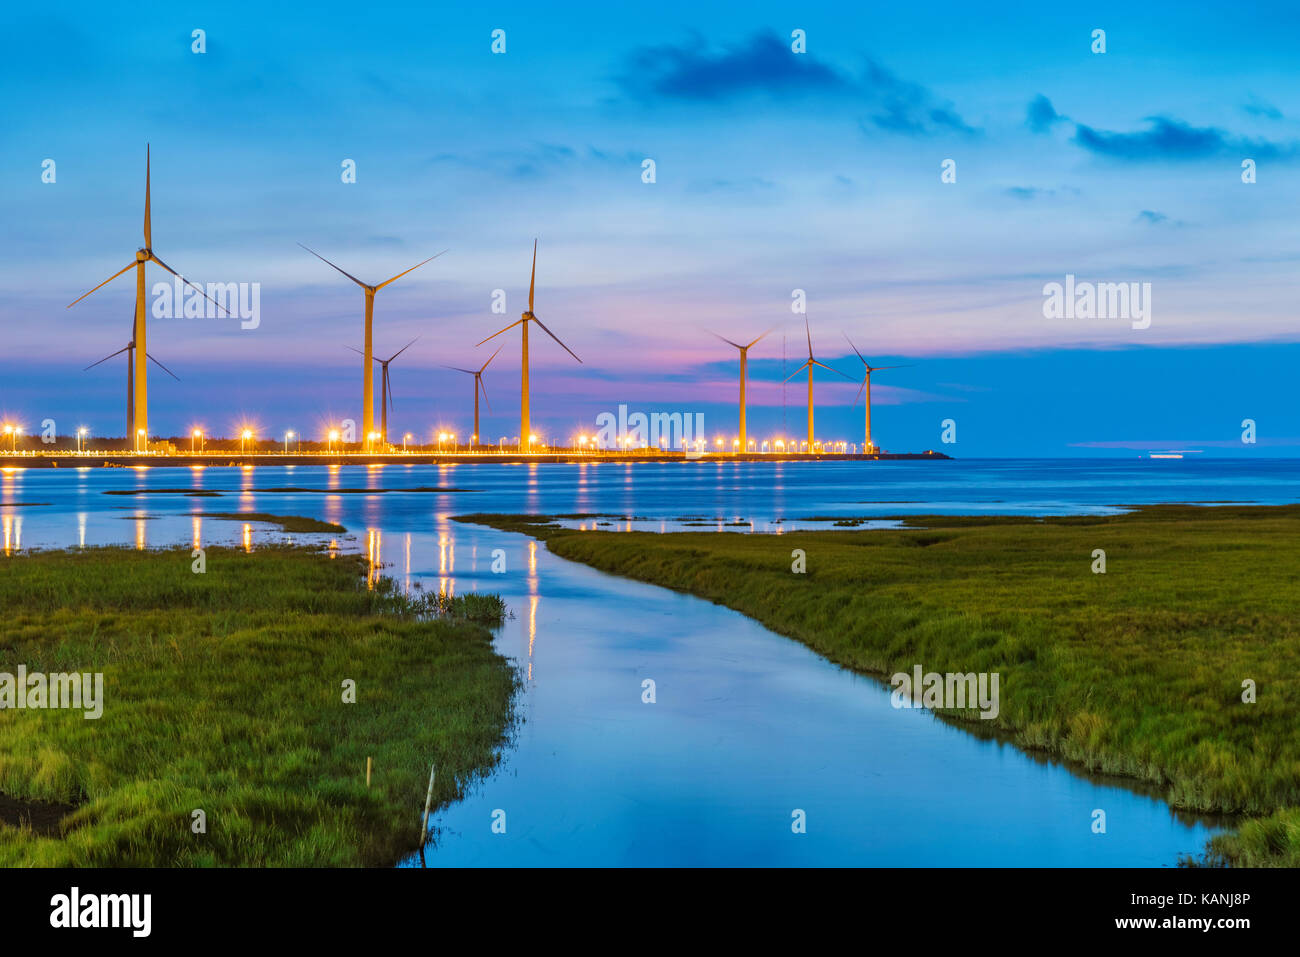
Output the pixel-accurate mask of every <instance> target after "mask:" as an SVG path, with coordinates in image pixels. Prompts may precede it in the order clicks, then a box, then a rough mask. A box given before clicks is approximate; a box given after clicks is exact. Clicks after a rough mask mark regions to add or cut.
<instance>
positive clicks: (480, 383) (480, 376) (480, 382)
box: [474, 373, 492, 412]
mask: <svg viewBox="0 0 1300 957" xmlns="http://www.w3.org/2000/svg"><path fill="white" fill-rule="evenodd" d="M474 381H475V382H477V383H478V387H479V388H480V389H482V390H483V401H484V402H487V407H488V411H489V412H491V411H492V403H491V402H488V397H487V386H485V385H484V384H483V374H482V373H479V374H478V375H476V376H475V377H474Z"/></svg>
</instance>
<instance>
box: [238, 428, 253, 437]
mask: <svg viewBox="0 0 1300 957" xmlns="http://www.w3.org/2000/svg"><path fill="white" fill-rule="evenodd" d="M241 435H242V437H243V438H245V439H251V438H252V437H253V433H252V432H251V431H249V430H248V429H244V431H243V433H241Z"/></svg>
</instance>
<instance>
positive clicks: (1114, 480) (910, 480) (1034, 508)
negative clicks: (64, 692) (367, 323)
mask: <svg viewBox="0 0 1300 957" xmlns="http://www.w3.org/2000/svg"><path fill="white" fill-rule="evenodd" d="M1298 480H1300V463H1297V462H1294V461H1279V460H1273V461H1267V460H1266V461H1264V462H1263V463H1262V464H1260V463H1238V462H1232V461H1227V462H1214V461H1212V460H1205V461H1190V460H1182V461H1177V460H1162V461H1144V460H1132V461H1128V460H1126V461H1107V462H1094V461H1083V462H1079V461H1069V462H1061V461H1040V462H1004V461H993V462H957V461H954V462H897V463H894V462H885V463H839V464H835V463H798V464H795V463H785V464H781V465H773V464H754V465H746V464H736V465H728V464H717V463H709V462H707V461H705V462H698V463H671V464H653V463H644V464H637V465H621V464H613V463H601V464H591V465H580V466H575V465H541V466H537V465H517V466H512V465H484V466H466V465H457V466H445V467H435V466H418V467H416V466H411V467H408V466H386V467H382V468H364V467H346V468H337V469H330V468H325V467H296V468H295V467H287V468H258V469H256V470H245V469H238V468H206V469H195V470H191V469H175V468H150V469H84V470H75V469H67V468H61V469H57V470H54V469H30V470H25V471H7V472H4V473H0V537H2V541H0V544H2V546H3V553H4V554H5V555H10V556H13V555H15V554H16V553H17V552H20V551H21V550H23V549H28V548H33V547H56V546H57V547H62V546H69V545H78V544H84V545H100V544H110V543H112V544H128V545H134V546H136V547H141V548H145V547H154V546H161V545H170V544H175V543H178V542H179V543H189V542H199V543H202V544H212V543H232V544H242V545H244V546H245V547H248V548H255V547H256V546H257V544H258V543H259V542H262V541H267V540H281V539H285V538H288V539H292V540H302V541H322V540H329V538H330V536H306V535H296V536H295V535H286V534H285V533H282V532H280V531H278V530H276V529H274V528H273V527H270V526H266V525H263V524H260V523H256V522H243V521H228V520H219V519H214V518H204V517H199V516H196V515H195V514H194V513H196V512H204V511H207V512H239V511H245V512H270V513H277V514H300V515H312V516H315V517H318V518H323V519H326V520H329V521H334V522H339V523H340V524H342V525H344V526H346V527H347V528H348V530H349V533H348V534H347V535H345V536H339V537H338V541H339V544H340V546H341V547H344V548H349V549H357V550H361V551H363V552H366V553H368V554H369V555H371V556H372V558H373V559H374V560H375V561H377V562H382V563H383V564H384V565H385V566H386V567H385V569H384V572H385V573H386V574H389V575H392V576H393V577H395V578H396V579H397V580H398V581H399V582H400V583H401V584H403V585H404V586H405V587H410V586H411V584H412V583H413V582H416V581H419V582H421V583H422V584H423V585H424V587H426V588H438V589H442V590H446V591H451V592H463V591H467V590H483V591H495V592H500V593H501V594H502V595H503V597H504V598H505V599H506V601H507V603H508V604H509V606H510V608H511V610H512V612H513V614H514V617H513V619H511V620H509V621H507V622H506V624H505V625H504V626H503V627H502V628H501V629H500V632H499V634H498V636H497V640H496V643H497V647H498V649H499V650H500V651H501V653H502V654H504V655H506V656H508V657H510V658H512V659H514V660H515V661H516V662H517V663H518V666H519V669H520V674H521V677H522V678H523V681H524V691H523V692H522V694H521V697H520V701H519V710H520V714H521V717H522V719H523V720H522V722H521V723H520V725H519V727H518V729H517V733H516V737H515V740H514V742H513V743H512V745H511V746H510V747H509V748H508V749H507V750H506V752H505V754H504V756H503V761H502V764H501V767H500V768H499V769H498V770H497V771H496V772H495V773H494V774H493V775H492V776H491V777H490V778H488V779H487V780H485V781H483V782H481V783H479V784H477V785H476V786H475V787H474V788H473V789H472V791H471V793H470V794H469V796H468V797H467V799H466V800H464V801H462V802H460V803H458V804H456V805H454V806H452V807H449V808H445V809H443V810H442V811H441V812H440V813H439V814H438V815H437V818H436V820H435V827H436V831H437V841H436V843H435V844H434V845H431V846H430V847H429V849H427V851H426V854H425V859H424V861H423V863H424V864H426V865H427V866H430V867H439V866H453V865H505V864H525V865H528V864H539V865H544V864H546V865H555V864H559V865H567V864H573V865H588V864H589V865H599V864H611V865H619V864H629V865H780V864H790V865H827V864H831V865H877V864H878V865H904V866H911V865H975V864H990V865H1081V866H1094V865H1095V866H1113V865H1119V866H1124V865H1155V866H1160V865H1172V864H1174V863H1175V862H1176V861H1177V859H1178V857H1179V855H1180V854H1185V853H1196V852H1198V851H1199V850H1200V849H1201V848H1202V846H1203V844H1204V842H1205V840H1206V839H1207V838H1208V837H1209V835H1210V834H1211V833H1212V830H1211V828H1210V827H1209V826H1207V824H1206V823H1204V822H1201V821H1194V820H1191V819H1187V818H1183V817H1180V816H1178V815H1175V814H1174V813H1173V812H1171V810H1170V809H1169V808H1168V807H1167V806H1166V805H1164V804H1163V803H1162V802H1160V801H1158V800H1155V799H1153V798H1150V797H1147V796H1143V795H1141V794H1137V793H1134V792H1133V791H1131V790H1129V789H1128V788H1127V787H1126V786H1123V785H1121V784H1115V783H1108V782H1098V781H1094V780H1089V779H1086V778H1085V777H1083V776H1081V775H1078V774H1076V773H1073V772H1072V771H1070V770H1069V769H1067V768H1065V767H1063V766H1061V765H1059V764H1055V763H1051V762H1047V761H1043V760H1041V759H1038V758H1034V757H1030V756H1028V755H1026V754H1024V753H1022V752H1020V751H1018V750H1016V749H1015V748H1013V747H1011V746H1008V745H1005V744H1001V743H998V742H996V741H988V740H981V739H979V738H976V737H974V736H973V735H971V734H969V733H967V732H965V731H962V730H959V729H957V728H954V727H951V726H949V725H946V724H943V723H942V722H939V721H937V720H935V719H934V718H933V717H932V716H930V715H929V714H928V713H926V712H923V711H900V710H895V709H894V708H892V707H891V706H890V703H889V695H888V692H887V689H886V688H885V687H884V686H883V685H881V684H879V683H877V682H875V681H873V680H870V679H866V678H862V677H858V676H855V675H853V674H850V673H849V672H846V671H844V670H842V669H840V668H838V667H836V666H834V665H831V664H830V663H828V662H826V661H825V660H823V659H821V658H819V657H818V656H816V655H815V654H813V653H812V652H810V651H808V650H807V649H806V648H804V647H803V646H801V645H799V644H797V643H795V642H793V641H790V640H788V639H785V638H781V637H779V636H777V635H774V634H773V633H771V632H769V631H767V630H766V629H764V628H762V627H761V626H759V625H757V624H756V623H754V622H752V621H750V620H748V619H746V618H744V617H742V616H740V615H738V614H736V613H734V612H731V611H729V610H727V609H724V608H720V607H718V606H715V605H711V604H709V603H707V602H704V601H702V600H699V599H695V598H691V597H689V596H684V595H677V594H674V593H671V592H668V591H665V590H663V589H659V588H655V587H653V586H649V585H643V584H639V583H636V582H630V581H626V580H622V579H618V578H613V577H611V576H608V575H605V574H602V573H600V572H596V571H594V570H592V569H589V568H586V567H584V566H580V565H575V564H572V563H569V562H565V561H562V560H560V559H557V558H555V557H554V556H552V555H550V554H549V553H548V552H547V551H546V550H545V548H544V547H543V546H542V545H539V544H538V543H536V542H535V541H533V540H532V539H529V538H526V537H524V536H519V535H512V534H506V533H502V532H497V531H494V530H491V529H487V528H484V527H482V526H477V525H466V524H462V523H457V522H453V521H451V516H453V515H458V514H465V513H469V512H533V513H548V514H551V513H565V514H569V513H584V514H590V513H600V514H603V515H608V516H617V517H620V518H621V519H622V521H613V520H611V524H610V525H608V526H597V525H596V522H597V521H604V520H610V519H586V520H580V519H575V520H574V521H575V523H576V522H582V521H586V523H587V524H588V526H589V527H601V528H607V529H610V530H615V529H619V528H625V527H629V522H630V523H631V524H630V527H635V528H660V529H665V530H671V529H674V528H680V527H690V528H694V529H697V530H698V529H701V528H708V527H715V528H720V529H725V530H728V531H735V530H740V531H745V530H749V529H755V530H759V531H762V530H774V531H779V530H781V529H782V528H785V529H789V528H792V527H799V526H802V525H805V524H816V523H808V521H807V520H808V519H812V518H817V517H823V516H840V517H867V516H876V517H880V516H890V515H898V514H906V513H918V512H922V513H934V512H943V513H981V512H984V513H1022V514H1064V513H1082V512H1109V511H1114V510H1116V509H1117V508H1119V507H1122V506H1123V505H1125V504H1135V503H1145V502H1160V501H1203V502H1204V501H1237V502H1253V503H1262V504H1273V503H1283V502H1295V501H1297V500H1300V499H1298V497H1300V481H1298ZM435 487H456V488H460V489H466V490H467V491H460V492H431V491H414V489H428V488H435ZM284 488H297V489H310V490H313V491H272V490H273V489H284ZM164 489H203V490H209V491H216V492H219V493H220V495H219V496H218V497H187V496H184V495H181V494H177V493H174V492H164V491H161V490H164ZM344 489H362V490H367V491H362V492H344V491H341V490H344ZM128 490H142V491H145V492H146V493H147V494H143V495H130V496H128V495H110V494H105V493H106V492H110V491H128ZM149 490H154V491H152V492H150V491H149ZM330 490H335V491H330ZM698 522H704V523H706V524H704V525H698V524H694V523H698ZM684 523H691V524H689V525H687V524H684ZM733 523H741V524H739V525H737V524H733ZM873 524H875V523H873ZM880 524H890V523H888V522H881V523H880ZM864 527H869V526H864ZM496 549H501V550H503V551H504V553H505V558H506V572H505V573H504V574H493V573H492V571H491V564H492V553H493V551H494V550H496ZM0 568H3V565H0ZM646 679H651V680H653V681H654V682H655V689H656V697H657V701H656V703H654V704H645V703H643V702H642V682H643V681H645V680H646ZM1097 809H1100V810H1104V811H1105V812H1106V818H1107V830H1106V833H1105V834H1104V835H1098V834H1094V833H1092V830H1091V823H1092V815H1093V812H1094V810H1097ZM418 810H419V809H413V810H412V814H413V818H412V819H413V821H418V817H416V815H417V814H418ZM796 810H799V811H802V812H804V814H805V815H806V819H807V833H805V834H794V833H792V830H791V820H792V814H793V813H794V812H795V811H796ZM498 811H502V812H504V815H505V821H506V832H505V833H504V834H497V833H493V830H492V827H491V825H492V821H493V815H494V812H498ZM499 816H500V815H498V817H499ZM406 863H407V864H409V865H414V866H419V865H420V864H421V863H422V862H421V861H420V860H419V859H418V858H415V859H412V860H411V861H408V862H406Z"/></svg>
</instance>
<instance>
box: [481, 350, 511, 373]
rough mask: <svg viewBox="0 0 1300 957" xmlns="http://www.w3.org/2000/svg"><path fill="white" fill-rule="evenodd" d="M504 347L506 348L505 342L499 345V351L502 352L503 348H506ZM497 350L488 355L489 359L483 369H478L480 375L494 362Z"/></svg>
mask: <svg viewBox="0 0 1300 957" xmlns="http://www.w3.org/2000/svg"><path fill="white" fill-rule="evenodd" d="M504 348H505V345H504V344H502V345H499V346H497V352H500V351H501V350H502V349H504ZM497 352H494V353H492V355H490V356H488V361H487V362H485V363H483V368H482V369H479V370H478V374H479V375H482V374H483V373H484V372H486V371H487V367H488V365H489V364H490V363H491V362H492V360H493V359H495V358H496V357H497Z"/></svg>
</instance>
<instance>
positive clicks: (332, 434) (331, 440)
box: [325, 429, 339, 454]
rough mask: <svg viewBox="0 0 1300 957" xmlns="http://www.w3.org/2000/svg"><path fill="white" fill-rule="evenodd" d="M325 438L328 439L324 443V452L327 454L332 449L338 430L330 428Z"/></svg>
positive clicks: (337, 438) (337, 436)
mask: <svg viewBox="0 0 1300 957" xmlns="http://www.w3.org/2000/svg"><path fill="white" fill-rule="evenodd" d="M326 438H327V439H328V441H327V442H326V443H325V452H326V454H328V453H330V452H333V451H334V443H335V442H337V441H338V440H339V430H338V429H330V431H329V435H328V436H326Z"/></svg>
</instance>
